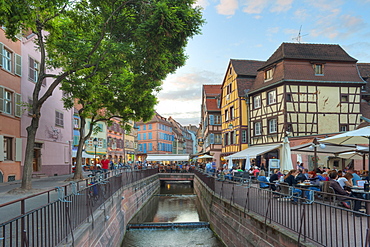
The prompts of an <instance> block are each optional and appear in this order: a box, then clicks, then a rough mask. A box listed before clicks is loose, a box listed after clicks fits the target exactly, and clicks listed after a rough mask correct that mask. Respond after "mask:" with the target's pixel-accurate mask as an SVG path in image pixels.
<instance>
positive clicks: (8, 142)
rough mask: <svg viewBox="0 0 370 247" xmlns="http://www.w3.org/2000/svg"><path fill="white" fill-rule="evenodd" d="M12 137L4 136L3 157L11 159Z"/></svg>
mask: <svg viewBox="0 0 370 247" xmlns="http://www.w3.org/2000/svg"><path fill="white" fill-rule="evenodd" d="M12 147H13V138H11V137H6V136H4V159H5V160H13V154H12V151H13V148H12Z"/></svg>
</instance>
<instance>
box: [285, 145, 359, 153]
mask: <svg viewBox="0 0 370 247" xmlns="http://www.w3.org/2000/svg"><path fill="white" fill-rule="evenodd" d="M290 149H291V150H292V153H298V154H311V155H312V154H313V153H314V148H313V143H312V142H310V143H305V144H302V145H298V146H294V147H291V148H290ZM355 150H356V146H355V145H336V144H326V143H325V145H321V146H320V145H318V146H317V147H316V153H318V154H326V155H328V156H338V155H339V154H341V153H347V152H352V151H355Z"/></svg>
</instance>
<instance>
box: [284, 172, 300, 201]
mask: <svg viewBox="0 0 370 247" xmlns="http://www.w3.org/2000/svg"><path fill="white" fill-rule="evenodd" d="M298 173H299V171H298V170H296V169H293V170H290V171H289V172H288V174H287V175H285V177H284V181H285V182H286V183H288V185H289V186H292V187H294V186H295V185H296V184H297V183H298V182H297V180H296V179H295V177H296V176H297V175H298ZM293 195H295V197H293V198H294V199H293V200H294V202H295V203H297V202H298V198H297V197H300V196H301V195H302V190H300V189H297V188H293Z"/></svg>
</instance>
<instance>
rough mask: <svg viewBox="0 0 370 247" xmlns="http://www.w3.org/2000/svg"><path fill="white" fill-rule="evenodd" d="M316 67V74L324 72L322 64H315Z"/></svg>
mask: <svg viewBox="0 0 370 247" xmlns="http://www.w3.org/2000/svg"><path fill="white" fill-rule="evenodd" d="M314 68H315V75H323V74H324V72H323V65H322V64H315V65H314Z"/></svg>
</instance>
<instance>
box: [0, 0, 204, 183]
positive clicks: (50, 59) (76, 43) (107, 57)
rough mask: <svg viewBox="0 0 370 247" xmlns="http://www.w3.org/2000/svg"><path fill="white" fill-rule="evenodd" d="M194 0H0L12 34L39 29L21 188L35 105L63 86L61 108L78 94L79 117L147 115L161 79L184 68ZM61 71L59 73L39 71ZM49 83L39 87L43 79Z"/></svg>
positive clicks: (28, 167) (27, 171)
mask: <svg viewBox="0 0 370 247" xmlns="http://www.w3.org/2000/svg"><path fill="white" fill-rule="evenodd" d="M193 4H194V1H193V0H143V1H140V0H77V1H70V0H44V1H33V0H26V1H20V0H11V1H3V2H1V3H0V25H3V26H5V27H6V35H7V37H8V38H11V39H13V40H15V39H16V36H17V34H19V32H24V33H26V32H29V31H31V32H32V33H34V34H36V35H37V40H36V46H37V49H38V50H39V52H40V54H41V62H40V76H39V78H38V81H37V82H36V84H35V88H34V92H33V106H32V108H33V109H32V110H33V112H34V115H33V118H32V122H31V124H30V126H29V127H28V128H27V133H28V137H27V146H26V156H25V157H26V158H25V164H24V165H25V168H24V173H23V179H22V188H24V189H30V188H31V179H30V178H31V173H32V153H33V144H34V141H35V133H36V131H37V128H38V124H39V120H40V109H41V107H42V105H43V104H44V102H45V101H46V99H48V98H49V97H50V96H51V95H52V92H53V91H54V90H55V88H57V86H59V85H60V84H62V89H63V90H64V91H65V92H67V95H68V96H67V97H66V98H65V99H64V100H65V104H66V106H67V107H71V106H72V102H73V99H75V98H77V99H78V100H79V101H80V102H79V103H81V104H83V108H84V110H83V111H81V114H82V116H83V117H94V118H95V119H96V116H95V114H96V112H97V109H104V111H101V112H103V113H104V115H105V116H101V115H99V118H100V117H103V118H104V117H105V118H107V117H108V118H109V117H112V116H114V115H117V116H120V117H121V118H122V121H126V120H128V119H133V120H137V119H140V118H141V119H144V120H147V119H149V118H150V117H151V116H152V114H153V107H154V105H155V103H156V98H155V96H154V95H153V92H154V91H158V90H159V89H160V85H161V80H163V79H164V78H165V77H166V76H167V75H168V74H169V73H173V72H174V71H175V70H176V69H177V68H179V67H180V66H183V65H184V63H185V60H186V54H185V52H184V49H185V46H186V44H187V42H188V39H189V38H191V37H193V36H194V35H196V34H199V32H200V27H201V25H202V24H203V20H202V17H201V11H200V9H199V8H198V7H194V6H193ZM46 69H61V70H62V72H61V73H59V74H48V73H44V72H45V71H47V70H46ZM47 77H49V78H52V79H53V81H52V83H51V84H50V85H48V88H47V89H46V90H45V92H44V93H40V92H41V85H42V81H43V80H44V79H45V78H47Z"/></svg>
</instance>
